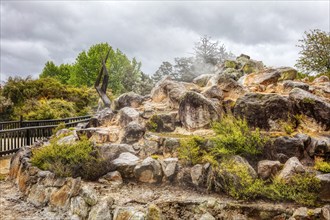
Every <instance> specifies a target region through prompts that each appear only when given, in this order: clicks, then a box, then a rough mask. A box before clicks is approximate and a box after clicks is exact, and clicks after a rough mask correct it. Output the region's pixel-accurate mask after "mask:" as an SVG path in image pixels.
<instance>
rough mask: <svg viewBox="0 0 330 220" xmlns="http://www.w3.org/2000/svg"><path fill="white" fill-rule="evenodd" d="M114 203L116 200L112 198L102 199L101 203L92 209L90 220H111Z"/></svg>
mask: <svg viewBox="0 0 330 220" xmlns="http://www.w3.org/2000/svg"><path fill="white" fill-rule="evenodd" d="M113 202H114V200H113V199H112V198H111V197H107V198H104V199H102V200H101V201H100V202H99V203H97V204H96V205H94V206H93V207H92V209H91V211H90V212H89V216H88V220H111V219H112V215H111V212H110V208H111V206H112V204H113ZM114 219H116V218H114Z"/></svg>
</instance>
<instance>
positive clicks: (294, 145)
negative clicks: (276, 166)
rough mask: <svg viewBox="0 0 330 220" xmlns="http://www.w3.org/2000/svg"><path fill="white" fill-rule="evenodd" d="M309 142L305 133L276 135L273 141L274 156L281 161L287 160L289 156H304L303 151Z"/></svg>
mask: <svg viewBox="0 0 330 220" xmlns="http://www.w3.org/2000/svg"><path fill="white" fill-rule="evenodd" d="M309 143H310V137H309V136H308V135H305V134H297V135H295V136H293V137H291V136H281V137H277V138H276V139H275V140H274V141H273V144H272V145H273V149H274V151H275V152H274V153H275V155H274V156H275V158H276V159H278V160H280V161H281V162H282V163H284V162H285V161H287V160H288V159H289V158H291V157H297V158H298V159H300V160H301V159H303V158H304V156H305V155H304V151H305V149H306V148H307V146H308V145H309Z"/></svg>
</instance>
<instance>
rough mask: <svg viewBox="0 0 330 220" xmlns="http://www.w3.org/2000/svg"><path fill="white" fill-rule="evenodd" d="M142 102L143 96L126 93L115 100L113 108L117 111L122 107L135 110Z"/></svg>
mask: <svg viewBox="0 0 330 220" xmlns="http://www.w3.org/2000/svg"><path fill="white" fill-rule="evenodd" d="M143 101H144V97H143V96H141V95H139V94H136V93H134V92H128V93H124V94H122V95H120V96H119V97H118V98H116V99H115V101H114V107H113V108H114V109H115V110H119V109H122V108H124V107H132V108H137V107H139V106H140V105H141V104H142V102H143Z"/></svg>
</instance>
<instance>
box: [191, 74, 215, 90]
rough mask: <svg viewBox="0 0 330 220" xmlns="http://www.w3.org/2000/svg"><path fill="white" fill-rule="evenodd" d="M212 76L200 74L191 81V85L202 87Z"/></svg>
mask: <svg viewBox="0 0 330 220" xmlns="http://www.w3.org/2000/svg"><path fill="white" fill-rule="evenodd" d="M212 76H214V74H202V75H200V76H197V77H196V78H195V79H193V83H195V84H197V85H198V86H200V87H204V86H206V84H207V82H208V81H209V80H210V78H211V77H212Z"/></svg>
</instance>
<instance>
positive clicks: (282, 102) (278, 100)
mask: <svg viewBox="0 0 330 220" xmlns="http://www.w3.org/2000/svg"><path fill="white" fill-rule="evenodd" d="M291 113H292V106H291V103H290V102H289V100H288V99H287V98H286V97H283V96H280V95H277V94H260V93H248V94H246V95H244V96H243V97H241V98H239V99H238V100H237V101H236V104H235V107H234V115H235V116H239V117H242V118H245V119H246V120H247V122H248V124H249V125H250V126H252V127H259V128H264V129H270V128H271V121H278V120H282V121H287V119H288V117H289V116H290V114H291Z"/></svg>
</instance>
